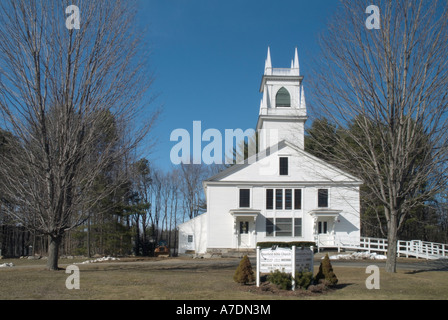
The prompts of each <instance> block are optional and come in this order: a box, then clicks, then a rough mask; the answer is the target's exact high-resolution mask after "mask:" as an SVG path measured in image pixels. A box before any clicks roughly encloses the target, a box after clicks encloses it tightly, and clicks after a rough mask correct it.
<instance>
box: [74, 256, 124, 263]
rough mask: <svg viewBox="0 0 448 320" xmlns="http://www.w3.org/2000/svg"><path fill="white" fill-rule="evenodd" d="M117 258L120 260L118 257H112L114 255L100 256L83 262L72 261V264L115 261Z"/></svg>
mask: <svg viewBox="0 0 448 320" xmlns="http://www.w3.org/2000/svg"><path fill="white" fill-rule="evenodd" d="M117 260H120V259H119V258H114V257H102V258H98V259H95V260H87V261H84V262H78V263H74V264H89V263H96V262H104V261H117Z"/></svg>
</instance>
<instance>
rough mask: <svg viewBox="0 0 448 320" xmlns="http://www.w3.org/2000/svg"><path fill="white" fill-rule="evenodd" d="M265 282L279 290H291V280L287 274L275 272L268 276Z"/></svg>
mask: <svg viewBox="0 0 448 320" xmlns="http://www.w3.org/2000/svg"><path fill="white" fill-rule="evenodd" d="M267 280H268V281H269V282H270V283H272V284H275V285H276V286H277V287H278V288H279V289H281V290H291V288H292V284H291V280H292V278H291V275H290V274H289V273H285V272H281V271H279V270H275V271H274V272H271V273H270V274H269V275H268V277H267Z"/></svg>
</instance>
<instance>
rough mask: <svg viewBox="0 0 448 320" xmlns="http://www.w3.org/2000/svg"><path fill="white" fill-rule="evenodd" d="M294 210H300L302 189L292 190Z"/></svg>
mask: <svg viewBox="0 0 448 320" xmlns="http://www.w3.org/2000/svg"><path fill="white" fill-rule="evenodd" d="M294 209H295V210H300V209H302V189H295V190H294Z"/></svg>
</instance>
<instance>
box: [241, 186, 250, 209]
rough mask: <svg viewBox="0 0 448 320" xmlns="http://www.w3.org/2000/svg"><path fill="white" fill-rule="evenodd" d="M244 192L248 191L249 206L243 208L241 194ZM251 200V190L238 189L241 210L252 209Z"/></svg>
mask: <svg viewBox="0 0 448 320" xmlns="http://www.w3.org/2000/svg"><path fill="white" fill-rule="evenodd" d="M242 191H247V192H248V196H247V198H248V199H247V206H242V205H241V204H242V197H241V192H242ZM251 198H252V192H251V189H250V188H238V208H240V209H244V208H246V209H247V208H250V207H251Z"/></svg>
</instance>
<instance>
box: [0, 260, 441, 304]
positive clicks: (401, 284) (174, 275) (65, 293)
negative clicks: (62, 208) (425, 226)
mask: <svg viewBox="0 0 448 320" xmlns="http://www.w3.org/2000/svg"><path fill="white" fill-rule="evenodd" d="M5 262H6V261H5ZM8 262H13V263H14V264H15V265H16V267H13V268H1V269H0V299H2V300H7V299H11V300H15V299H43V300H106V299H108V300H109V299H113V300H139V299H144V300H270V299H279V300H287V299H334V300H337V299H345V300H347V299H348V300H353V299H356V300H358V299H377V300H379V299H406V300H408V299H419V300H427V299H447V297H448V272H446V271H426V272H417V273H410V272H407V271H399V272H398V273H396V274H388V273H386V272H385V271H384V270H381V271H380V290H368V289H366V286H365V281H366V279H367V277H368V276H369V275H368V274H366V273H365V268H362V267H334V272H335V273H336V275H337V277H338V279H339V283H338V286H337V287H336V289H334V290H331V291H330V292H327V293H325V294H318V295H308V294H295V295H291V294H286V295H284V294H279V293H278V292H277V293H272V292H271V293H269V292H268V293H266V292H263V293H260V292H259V291H258V290H256V287H255V286H253V285H252V286H250V285H249V286H241V285H239V284H236V283H235V282H234V281H233V274H234V272H235V268H231V267H223V268H219V267H218V268H217V267H216V266H214V267H208V266H206V265H203V266H199V267H197V266H194V265H189V264H185V266H182V263H181V262H182V261H180V263H179V264H178V265H169V264H167V265H163V264H153V263H152V262H151V260H146V261H139V262H134V263H123V262H118V263H114V264H90V265H79V268H80V283H81V288H80V290H68V289H67V288H66V287H65V281H66V279H67V277H68V276H69V274H66V273H65V270H60V271H57V272H54V271H53V272H51V271H46V270H45V263H44V262H43V261H34V263H32V262H29V261H27V262H21V261H13V260H12V261H8ZM2 263H3V261H2ZM64 263H66V264H71V263H73V261H61V265H62V266H65V265H63V264H64ZM317 269H318V266H316V267H315V274H316V272H317Z"/></svg>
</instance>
